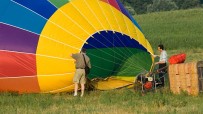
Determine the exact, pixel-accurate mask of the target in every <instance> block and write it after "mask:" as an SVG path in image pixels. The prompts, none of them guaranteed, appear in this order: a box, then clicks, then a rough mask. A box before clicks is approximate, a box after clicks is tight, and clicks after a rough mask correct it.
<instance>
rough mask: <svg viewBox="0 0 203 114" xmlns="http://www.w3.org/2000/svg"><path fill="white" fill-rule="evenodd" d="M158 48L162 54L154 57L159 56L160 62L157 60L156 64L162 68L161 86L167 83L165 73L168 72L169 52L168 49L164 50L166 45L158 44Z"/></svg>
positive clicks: (160, 75) (160, 72)
mask: <svg viewBox="0 0 203 114" xmlns="http://www.w3.org/2000/svg"><path fill="white" fill-rule="evenodd" d="M158 50H159V52H160V53H161V54H160V56H158V55H154V57H157V56H158V57H159V62H156V63H155V65H159V69H160V70H158V72H159V78H160V81H161V84H160V86H162V87H164V85H165V83H164V82H165V77H164V73H165V72H166V64H167V61H168V58H167V52H166V50H164V46H163V45H162V44H160V45H159V46H158Z"/></svg>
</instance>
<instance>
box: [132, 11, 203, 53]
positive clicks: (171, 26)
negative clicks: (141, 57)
mask: <svg viewBox="0 0 203 114" xmlns="http://www.w3.org/2000/svg"><path fill="white" fill-rule="evenodd" d="M135 19H136V20H137V22H138V23H139V24H140V26H141V28H142V30H143V32H144V34H145V36H146V38H147V39H148V40H149V42H150V43H151V45H152V47H153V48H156V46H157V45H158V44H159V43H162V44H164V45H165V46H166V49H170V50H171V49H173V50H177V49H182V48H186V49H191V48H203V45H202V44H203V26H202V25H203V8H202V9H191V10H178V11H171V12H161V13H152V14H145V15H138V16H135Z"/></svg>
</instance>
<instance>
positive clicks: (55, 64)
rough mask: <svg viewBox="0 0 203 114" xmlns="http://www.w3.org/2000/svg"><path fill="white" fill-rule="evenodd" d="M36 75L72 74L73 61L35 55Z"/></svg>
mask: <svg viewBox="0 0 203 114" xmlns="http://www.w3.org/2000/svg"><path fill="white" fill-rule="evenodd" d="M36 58H37V66H38V67H37V74H38V75H47V74H60V73H72V72H74V71H75V64H74V60H63V59H60V58H50V57H45V56H39V55H37V57H36Z"/></svg>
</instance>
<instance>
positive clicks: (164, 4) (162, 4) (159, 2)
mask: <svg viewBox="0 0 203 114" xmlns="http://www.w3.org/2000/svg"><path fill="white" fill-rule="evenodd" d="M176 9H178V7H177V5H176V3H175V2H173V1H171V0H153V3H152V4H150V5H148V6H147V12H159V11H170V10H176Z"/></svg>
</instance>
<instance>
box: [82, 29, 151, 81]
mask: <svg viewBox="0 0 203 114" xmlns="http://www.w3.org/2000/svg"><path fill="white" fill-rule="evenodd" d="M86 42H87V43H85V44H84V45H83V47H82V48H81V49H83V48H85V49H86V53H87V55H88V56H89V57H90V61H91V64H92V65H93V66H92V67H93V68H92V69H91V72H90V74H89V75H88V78H89V79H94V78H102V79H105V78H108V77H111V76H127V77H134V76H135V75H136V73H137V72H141V71H142V70H143V68H141V66H142V64H143V63H142V61H143V60H141V59H142V58H143V57H144V56H148V55H150V54H149V53H148V52H147V50H146V49H145V48H144V47H143V46H142V45H140V44H139V42H137V41H136V40H135V39H132V38H131V37H129V36H128V35H125V34H123V33H120V32H116V31H110V30H104V31H99V32H96V33H95V34H93V35H92V36H90V37H89V38H88V40H87V41H86ZM149 58H150V56H149ZM139 64H140V65H139ZM150 67H151V66H150V65H149V66H147V69H149V68H150ZM128 71H129V72H128Z"/></svg>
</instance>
